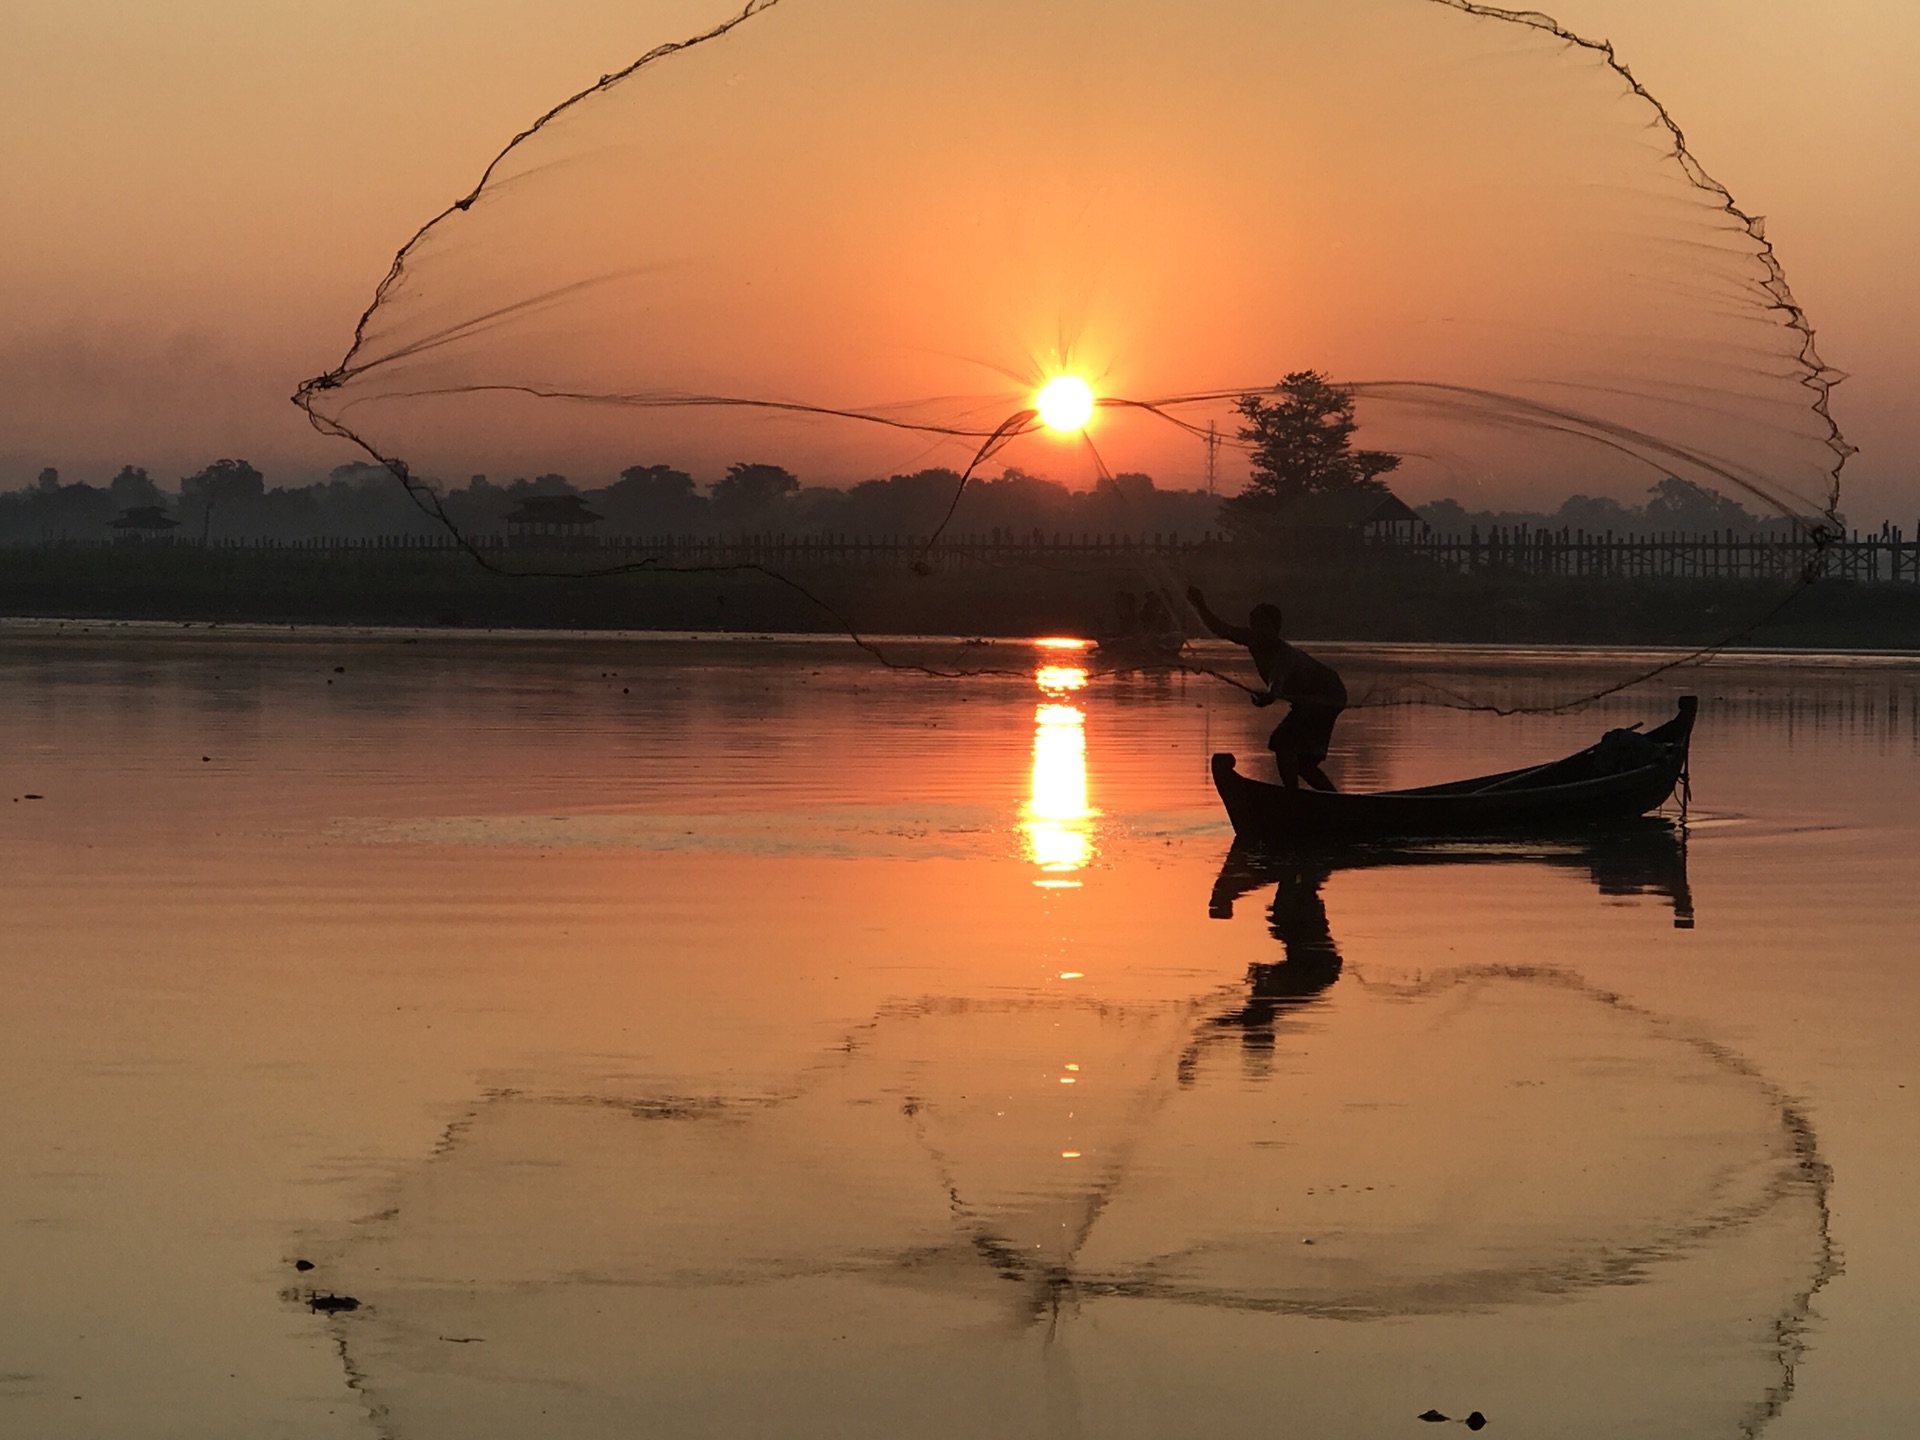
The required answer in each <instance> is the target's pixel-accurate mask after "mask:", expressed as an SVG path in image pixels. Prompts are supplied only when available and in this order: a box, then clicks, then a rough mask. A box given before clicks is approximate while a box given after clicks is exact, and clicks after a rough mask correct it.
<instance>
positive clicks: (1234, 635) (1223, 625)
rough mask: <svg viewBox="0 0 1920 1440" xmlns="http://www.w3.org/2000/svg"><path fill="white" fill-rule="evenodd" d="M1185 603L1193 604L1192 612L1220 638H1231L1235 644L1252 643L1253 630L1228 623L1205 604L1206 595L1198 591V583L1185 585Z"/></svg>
mask: <svg viewBox="0 0 1920 1440" xmlns="http://www.w3.org/2000/svg"><path fill="white" fill-rule="evenodd" d="M1187 603H1189V604H1190V605H1192V606H1193V613H1194V614H1196V615H1198V616H1199V617H1200V623H1201V624H1203V625H1205V626H1206V627H1207V629H1209V630H1211V631H1212V632H1213V633H1214V634H1216V635H1218V636H1219V637H1220V638H1221V639H1222V640H1231V641H1232V642H1233V643H1234V644H1236V645H1252V644H1253V631H1251V630H1249V629H1247V627H1246V626H1244V625H1229V624H1228V623H1227V622H1226V621H1224V620H1222V619H1221V618H1220V617H1219V616H1218V615H1216V614H1214V613H1213V610H1212V608H1211V607H1210V606H1208V604H1207V597H1206V596H1204V595H1202V594H1201V593H1200V587H1199V586H1198V585H1189V586H1188V587H1187Z"/></svg>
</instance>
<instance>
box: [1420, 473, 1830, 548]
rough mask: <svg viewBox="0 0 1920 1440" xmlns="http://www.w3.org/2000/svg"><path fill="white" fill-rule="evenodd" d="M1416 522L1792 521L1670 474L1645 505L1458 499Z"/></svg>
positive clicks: (1592, 525) (1696, 531) (1437, 503)
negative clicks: (1543, 506) (1527, 504)
mask: <svg viewBox="0 0 1920 1440" xmlns="http://www.w3.org/2000/svg"><path fill="white" fill-rule="evenodd" d="M1414 509H1415V511H1416V512H1417V513H1418V514H1419V515H1420V518H1421V519H1423V520H1425V521H1426V522H1427V524H1428V525H1430V526H1431V527H1432V528H1433V529H1435V530H1438V531H1440V532H1441V533H1443V534H1448V535H1465V534H1467V533H1468V532H1470V531H1473V530H1478V531H1480V532H1481V533H1482V534H1486V533H1487V532H1488V531H1491V530H1496V529H1499V530H1513V529H1519V528H1521V527H1523V526H1524V527H1525V528H1527V529H1530V530H1571V531H1581V530H1584V531H1585V532H1586V533H1587V534H1589V535H1605V534H1607V533H1608V532H1609V531H1611V532H1612V533H1613V534H1615V535H1655V534H1680V535H1706V534H1712V533H1715V532H1720V533H1730V534H1734V535H1767V534H1786V533H1787V532H1789V531H1790V530H1791V529H1792V528H1793V526H1792V522H1791V521H1788V520H1785V519H1782V518H1780V517H1777V516H1764V515H1755V514H1753V513H1752V512H1751V511H1749V510H1748V509H1747V508H1746V507H1745V506H1743V505H1742V504H1740V502H1739V501H1737V500H1734V499H1732V498H1730V497H1729V496H1726V495H1722V494H1721V493H1720V492H1719V491H1717V490H1713V489H1709V488H1708V487H1707V486H1705V485H1696V484H1694V483H1693V482H1692V481H1690V480H1682V479H1680V478H1679V477H1678V476H1674V475H1669V476H1667V477H1666V479H1664V480H1661V481H1660V482H1658V483H1657V484H1655V485H1652V486H1650V487H1649V488H1648V490H1647V500H1646V503H1645V504H1644V505H1626V504H1623V503H1621V502H1620V501H1618V500H1614V499H1610V498H1608V497H1606V496H1604V495H1572V496H1569V497H1568V498H1567V499H1566V500H1564V501H1562V502H1561V504H1560V508H1559V509H1557V510H1551V511H1532V510H1469V509H1468V508H1467V507H1466V506H1465V505H1462V504H1461V503H1460V502H1459V501H1458V500H1432V501H1429V502H1428V503H1427V504H1425V505H1416V506H1414Z"/></svg>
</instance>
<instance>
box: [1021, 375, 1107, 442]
mask: <svg viewBox="0 0 1920 1440" xmlns="http://www.w3.org/2000/svg"><path fill="white" fill-rule="evenodd" d="M1033 408H1034V409H1035V410H1037V411H1039V412H1040V419H1041V422H1042V423H1043V424H1045V425H1046V427H1047V428H1048V429H1049V430H1059V431H1061V432H1062V433H1068V434H1070V433H1072V432H1073V431H1075V430H1084V429H1086V428H1087V421H1089V420H1091V419H1092V418H1093V387H1092V386H1091V385H1089V384H1087V382H1086V381H1084V380H1082V379H1081V378H1080V377H1079V376H1078V375H1056V376H1054V377H1053V379H1051V380H1049V381H1048V382H1047V383H1046V384H1045V385H1042V386H1041V387H1040V393H1039V394H1038V395H1036V396H1034V397H1033Z"/></svg>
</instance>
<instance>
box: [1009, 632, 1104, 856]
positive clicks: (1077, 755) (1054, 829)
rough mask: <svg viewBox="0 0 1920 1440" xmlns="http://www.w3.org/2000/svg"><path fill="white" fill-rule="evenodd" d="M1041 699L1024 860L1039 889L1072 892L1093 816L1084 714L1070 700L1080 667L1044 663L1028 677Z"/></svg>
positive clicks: (1083, 677) (1082, 681)
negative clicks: (1089, 801)
mask: <svg viewBox="0 0 1920 1440" xmlns="http://www.w3.org/2000/svg"><path fill="white" fill-rule="evenodd" d="M1033 678H1034V683H1035V684H1036V685H1037V686H1038V687H1039V689H1040V693H1041V695H1042V696H1043V697H1044V698H1043V699H1042V701H1041V703H1040V704H1039V705H1038V706H1037V707H1036V708H1035V710H1034V715H1033V722H1034V729H1033V774H1032V781H1031V784H1030V786H1029V789H1028V794H1027V802H1026V805H1025V806H1024V807H1023V809H1022V818H1021V823H1020V829H1021V832H1022V833H1023V834H1024V835H1025V836H1026V841H1027V855H1028V858H1029V859H1031V860H1032V861H1033V863H1034V864H1035V865H1037V866H1039V867H1040V871H1041V876H1040V878H1039V879H1037V880H1035V881H1034V882H1033V883H1034V884H1035V885H1037V886H1040V887H1041V888H1042V889H1055V890H1058V889H1075V888H1077V887H1078V886H1079V884H1080V881H1078V880H1077V879H1075V878H1073V877H1074V876H1075V874H1076V873H1077V872H1078V871H1081V870H1084V869H1085V868H1086V867H1087V865H1088V863H1089V862H1091V860H1092V859H1093V820H1094V815H1095V812H1094V810H1093V809H1092V808H1091V807H1090V806H1089V805H1088V804H1087V722H1086V714H1085V712H1083V711H1082V710H1081V709H1080V707H1079V706H1078V705H1075V704H1073V703H1072V697H1073V696H1074V695H1075V694H1076V693H1077V692H1078V691H1081V690H1084V689H1086V687H1087V671H1086V669H1085V667H1084V666H1080V665H1075V664H1061V663H1057V662H1049V663H1047V664H1044V665H1041V666H1040V667H1039V669H1038V670H1036V671H1035V672H1034V677H1033Z"/></svg>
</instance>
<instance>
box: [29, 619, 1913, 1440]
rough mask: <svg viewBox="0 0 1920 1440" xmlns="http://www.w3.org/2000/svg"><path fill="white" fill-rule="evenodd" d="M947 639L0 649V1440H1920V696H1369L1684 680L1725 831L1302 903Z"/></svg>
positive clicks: (1250, 744)
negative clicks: (944, 674) (1488, 1433)
mask: <svg viewBox="0 0 1920 1440" xmlns="http://www.w3.org/2000/svg"><path fill="white" fill-rule="evenodd" d="M1327 653H1329V654H1330V655H1333V656H1335V657H1336V658H1341V657H1340V652H1338V651H1337V650H1330V651H1328V652H1327ZM949 658H950V657H949ZM973 658H974V659H975V660H976V661H984V663H989V664H991V665H992V666H994V667H996V668H1006V669H1011V670H1014V671H1016V672H1018V673H1016V674H1015V675H1013V676H1007V677H991V678H979V679H972V680H966V681H939V680H932V679H928V678H925V677H922V676H916V675H911V674H897V673H890V672H887V671H884V670H880V669H878V668H876V667H874V666H873V665H872V664H871V663H870V662H867V661H865V660H864V659H862V658H860V657H858V656H850V655H849V653H848V652H847V650H846V648H845V647H842V646H838V645H832V644H826V643H803V642H795V643H791V644H781V643H770V642H764V643H762V642H736V643H730V644H723V643H713V642H706V643H700V642H691V641H675V642H668V641H659V640H654V641H639V640H631V639H627V640H622V639H617V638H591V639H588V638H577V637H553V636H541V637H532V636H527V637H513V636H492V637H478V636H474V637H465V636H460V637H448V636H418V637H412V636H403V635H391V634H389V635H360V636H353V635H325V636H318V635H311V634H302V635H273V634H267V633H259V632H255V633H245V632H228V631H219V632H214V633H209V632H207V631H205V630H204V629H191V630H134V629H117V630H114V629H100V628H95V629H93V630H91V631H87V630H84V629H82V628H81V627H76V626H68V627H66V628H65V629H60V628H57V627H50V626H38V627H27V626H15V627H12V628H9V629H6V630H4V631H0V792H4V793H3V795H0V915H4V917H5V919H4V939H0V985H3V986H4V996H5V1002H4V1006H3V1007H0V1085H3V1086H4V1093H5V1095H6V1097H7V1099H6V1104H5V1106H4V1109H3V1110H0V1156H4V1162H3V1163H4V1168H3V1169H0V1225H4V1227H5V1236H6V1240H5V1243H4V1245H3V1246H0V1293H4V1295H5V1296H6V1301H7V1303H6V1305H5V1306H4V1308H3V1309H0V1434H5V1435H9V1436H11V1435H21V1436H63V1437H64V1436H75V1437H78V1436H135V1435H138V1436H182V1437H185V1436H194V1437H206V1436H234V1437H260V1436H300V1437H307V1436H313V1437H320V1436H393V1437H406V1440H411V1437H429V1436H447V1437H456V1436H457V1437H470V1436H492V1435H499V1436H514V1437H524V1436H540V1435H555V1436H561V1435H564V1436H601V1435H605V1436H616V1435H617V1436H635V1435H647V1436H662V1437H667V1436H682V1435H687V1436H694V1435H697V1436H712V1437H730V1436H756V1437H757V1436H822V1437H825V1436H863V1437H864V1436H874V1437H879V1436H888V1437H897V1436H901V1435H915V1436H949V1435H950V1436H988V1435H991V1436H995V1437H1008V1436H1015V1437H1017V1436H1028V1435H1032V1436H1048V1437H1076V1436H1087V1437H1095V1436H1141V1437H1147V1436H1153V1437H1167V1436H1178V1435H1207V1436H1241V1435H1245V1436H1254V1435H1258V1436H1273V1435H1301V1436H1333V1437H1339V1436H1390V1435H1396V1434H1405V1435H1425V1434H1434V1433H1440V1434H1448V1433H1453V1432H1452V1431H1450V1430H1444V1429H1442V1430H1439V1431H1437V1432H1436V1430H1435V1429H1434V1428H1432V1427H1429V1426H1426V1425H1422V1424H1421V1423H1420V1421H1419V1420H1418V1419H1417V1418H1416V1417H1417V1416H1419V1415H1420V1414H1421V1413H1422V1412H1424V1411H1427V1410H1428V1409H1429V1408H1435V1409H1438V1410H1439V1411H1441V1412H1444V1413H1445V1414H1447V1415H1450V1416H1453V1417H1464V1416H1466V1415H1468V1414H1469V1413H1470V1412H1472V1411H1474V1410H1479V1411H1482V1412H1484V1414H1485V1415H1486V1416H1487V1417H1488V1419H1489V1420H1490V1422H1491V1423H1492V1425H1493V1426H1494V1427H1496V1429H1495V1432H1494V1433H1496V1434H1499V1435H1509V1436H1527V1435H1532V1436H1547V1435H1551V1436H1556V1437H1562V1436H1589V1435H1591V1436H1609V1437H1613V1436H1674V1437H1681V1436H1686V1437H1697V1436H1720V1435H1724V1436H1730V1437H1732V1436H1742V1435H1751V1434H1755V1433H1757V1432H1759V1431H1761V1430H1765V1432H1766V1433H1767V1434H1768V1435H1769V1436H1779V1437H1785V1436H1821V1437H1831V1436H1853V1435H1859V1436H1880V1435H1894V1434H1903V1433H1909V1432H1910V1429H1911V1425H1912V1420H1911V1411H1912V1407H1913V1402H1914V1401H1915V1399H1916V1390H1917V1389H1920V1387H1917V1386H1916V1383H1915V1375H1914V1365H1915V1362H1914V1358H1913V1357H1914V1356H1915V1354H1916V1353H1920V1313H1916V1303H1915V1300H1914V1296H1915V1295H1916V1294H1920V1250H1917V1247H1916V1245H1915V1243H1914V1241H1913V1239H1912V1235H1911V1228H1912V1221H1913V1216H1914V1214H1915V1208H1916V1207H1915V1201H1916V1190H1917V1188H1920V1176H1916V1165H1915V1145H1914V1140H1913V1137H1914V1136H1915V1134H1916V1133H1920V1060H1916V1049H1917V1048H1920V1047H1916V1044H1915V1040H1914V1036H1913V1029H1914V1022H1915V1019H1916V1016H1920V967H1916V965H1915V963H1914V955H1915V951H1916V944H1915V935H1916V923H1917V922H1920V914H1917V913H1916V910H1917V907H1916V904H1915V899H1914V876H1915V860H1916V854H1917V853H1920V820H1916V818H1915V817H1916V813H1917V809H1920V807H1917V806H1916V802H1917V801H1920V780H1917V778H1916V777H1920V728H1917V727H1920V719H1917V716H1920V711H1917V710H1916V703H1917V702H1920V666H1916V665H1914V664H1907V663H1901V662H1872V663H1869V662H1846V661H1833V660H1827V661H1822V662H1813V661H1802V662H1794V661H1790V660H1778V659H1776V660H1771V661H1768V662H1765V663H1760V662H1726V663H1723V664H1719V665H1716V666H1713V667H1711V668H1709V669H1707V670H1705V671H1704V672H1698V673H1692V674H1687V675H1682V676H1676V677H1673V680H1672V683H1666V682H1662V683H1660V684H1657V685H1655V686H1653V687H1651V688H1650V689H1649V690H1648V691H1646V692H1640V693H1633V694H1629V695H1626V696H1622V697H1618V698H1616V699H1615V700H1613V701H1610V702H1608V703H1606V704H1605V705H1603V706H1601V707H1598V708H1597V709H1595V710H1593V711H1589V712H1587V713H1586V714H1584V715H1577V716H1567V717H1555V718H1539V717H1536V718H1511V719H1501V718H1498V717H1495V716H1491V715H1486V714H1472V713H1463V712H1460V711H1457V710H1445V709H1436V708H1432V707H1385V708H1380V709H1374V710H1366V711H1360V712H1356V713H1353V714H1351V715H1349V716H1348V717H1347V719H1346V720H1345V721H1343V723H1342V728H1341V735H1340V741H1339V748H1338V749H1337V750H1336V752H1335V755H1334V758H1333V761H1332V763H1331V764H1330V766H1329V768H1330V769H1331V770H1333V772H1334V773H1335V774H1336V775H1337V776H1339V777H1341V778H1343V779H1344V781H1345V782H1346V783H1348V784H1350V785H1354V786H1356V787H1357V786H1371V785H1377V784H1396V783H1413V782H1418V781H1421V780H1430V779H1440V778H1446V777H1449V776H1453V775H1458V774H1464V773H1469V772H1471V771H1473V770H1475V769H1491V768H1500V767H1504V766H1506V765H1509V764H1513V763H1518V762H1519V761H1520V760H1523V759H1528V758H1545V757H1548V756H1551V755H1552V754H1554V753H1556V752H1558V751H1561V750H1565V749H1570V748H1573V747H1574V746H1576V745H1579V744H1584V743H1586V742H1587V741H1588V740H1590V739H1591V738H1593V737H1594V735H1595V734H1596V733H1597V732H1598V730H1599V729H1601V728H1604V727H1605V726H1607V725H1611V724H1621V723H1631V722H1632V721H1635V720H1648V721H1652V720H1657V719H1661V718H1664V717H1665V715H1666V714H1667V713H1669V712H1670V705H1671V699H1672V695H1673V694H1674V693H1676V692H1677V691H1678V690H1680V689H1682V688H1685V689H1693V690H1698V691H1699V692H1700V693H1701V694H1702V695H1703V696H1704V697H1705V699H1704V705H1703V712H1702V720H1701V726H1700V729H1699V731H1698V732H1697V736H1696V748H1695V759H1694V805H1693V809H1692V813H1691V816H1690V817H1689V824H1688V825H1687V827H1686V829H1685V830H1684V832H1682V831H1679V830H1657V831H1656V833H1654V834H1652V835H1647V836H1641V837H1638V838H1634V839H1629V840H1626V841H1621V842H1613V843H1608V844H1584V845H1583V844H1580V843H1574V842H1569V843H1564V844H1558V845H1552V846H1533V847H1525V846H1515V847H1484V846H1483V847H1453V848H1450V849H1441V850H1430V851H1424V852H1418V853H1411V854H1400V855H1393V856H1387V855H1379V854H1374V855H1367V856H1357V855H1350V856H1346V857H1333V858H1332V859H1331V860H1330V861H1328V862H1327V863H1322V864H1307V863H1287V864H1280V863H1272V862H1268V863H1254V862H1249V861H1247V860H1245V859H1243V858H1239V857H1229V854H1228V841H1229V835H1228V832H1227V831H1226V829H1225V826H1224V824H1223V823H1222V819H1221V817H1220V814H1219V812H1218V806H1217V802H1216V801H1215V799H1214V797H1213V794H1212V791H1211V787H1210V784H1209V782H1208V780H1207V776H1206V757H1207V754H1208V753H1209V752H1210V751H1211V750H1215V749H1233V750H1236V751H1238V752H1239V753H1240V754H1241V755H1242V756H1243V757H1246V759H1245V762H1244V767H1243V768H1249V769H1253V770H1255V771H1256V773H1264V772H1263V770H1262V769H1261V761H1262V759H1263V757H1262V754H1261V743H1260V741H1261V736H1262V735H1263V734H1264V732H1265V728H1266V727H1267V726H1268V725H1270V724H1271V720H1272V717H1271V715H1270V714H1267V713H1256V712H1254V711H1252V710H1251V709H1250V708H1249V707H1247V706H1246V705H1245V704H1244V702H1243V701H1242V700H1241V698H1240V697H1239V696H1237V695H1236V694H1234V693H1233V692H1232V691H1229V690H1226V689H1225V688H1223V687H1221V686H1219V685H1217V684H1215V683H1213V682H1209V681H1206V680H1204V679H1200V678H1174V679H1171V680H1160V681H1150V680H1147V679H1143V678H1139V677H1133V678H1124V677H1118V678H1116V677H1100V676H1094V677H1092V678H1091V679H1088V678H1086V677H1084V676H1083V675H1082V674H1081V673H1080V672H1079V670H1078V668H1077V666H1078V657H1077V656H1076V655H1074V654H1073V653H1071V652H1060V651H1047V650H1042V649H1037V648H1034V647H1029V646H1023V645H1013V644H1003V645H996V646H992V647H987V648H986V649H984V650H981V651H977V652H975V653H974V656H973ZM1609 665H1611V666H1612V667H1613V668H1614V669H1617V668H1618V667H1617V663H1616V662H1608V664H1607V665H1601V664H1598V663H1597V662H1595V661H1594V660H1593V659H1592V657H1586V658H1581V657H1573V656H1556V655H1552V654H1531V655H1526V656H1518V657H1516V656H1488V655H1474V654H1468V653H1464V652H1437V651H1435V652H1419V651H1405V652H1383V651H1376V652H1371V653H1367V654H1352V653H1348V654H1347V655H1346V656H1345V657H1344V658H1342V668H1343V669H1344V670H1345V671H1346V672H1347V674H1348V675H1349V679H1350V681H1357V682H1358V684H1357V685H1356V688H1364V687H1377V688H1378V689H1379V690H1380V692H1381V693H1384V692H1385V690H1387V689H1391V688H1393V687H1395V686H1398V685H1400V684H1403V683H1404V682H1405V681H1406V680H1407V679H1408V678H1409V677H1419V678H1426V679H1437V680H1440V681H1442V682H1445V683H1448V684H1453V685H1456V686H1458V687H1464V688H1470V689H1473V690H1475V692H1476V693H1482V694H1494V693H1496V692H1497V693H1498V694H1499V695H1501V696H1504V697H1506V698H1508V699H1513V698H1520V699H1525V698H1527V697H1528V696H1530V695H1540V694H1546V693H1550V692H1555V693H1557V692H1564V691H1566V690H1568V689H1570V688H1577V686H1578V684H1579V683H1580V681H1581V679H1582V677H1583V675H1585V674H1587V673H1589V672H1591V673H1596V674H1597V673H1604V672H1608V669H1609ZM29 795H33V796H39V797H42V798H38V799H29V798H26V797H27V796H29ZM16 797H18V798H16ZM301 1259H304V1260H307V1261H310V1262H312V1264H313V1266H314V1268H313V1269H311V1270H310V1271H299V1270H296V1269H295V1266H294V1262H295V1261H296V1260H301ZM315 1295H318V1296H327V1295H341V1296H348V1295H350V1296H352V1297H354V1298H355V1299H357V1300H358V1301H359V1302H360V1303H359V1306H358V1308H357V1309H354V1310H351V1311H347V1312H341V1313H316V1312H315V1311H314V1310H313V1309H312V1308H311V1307H310V1305H309V1303H308V1301H309V1299H310V1298H311V1297H313V1296H315Z"/></svg>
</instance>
